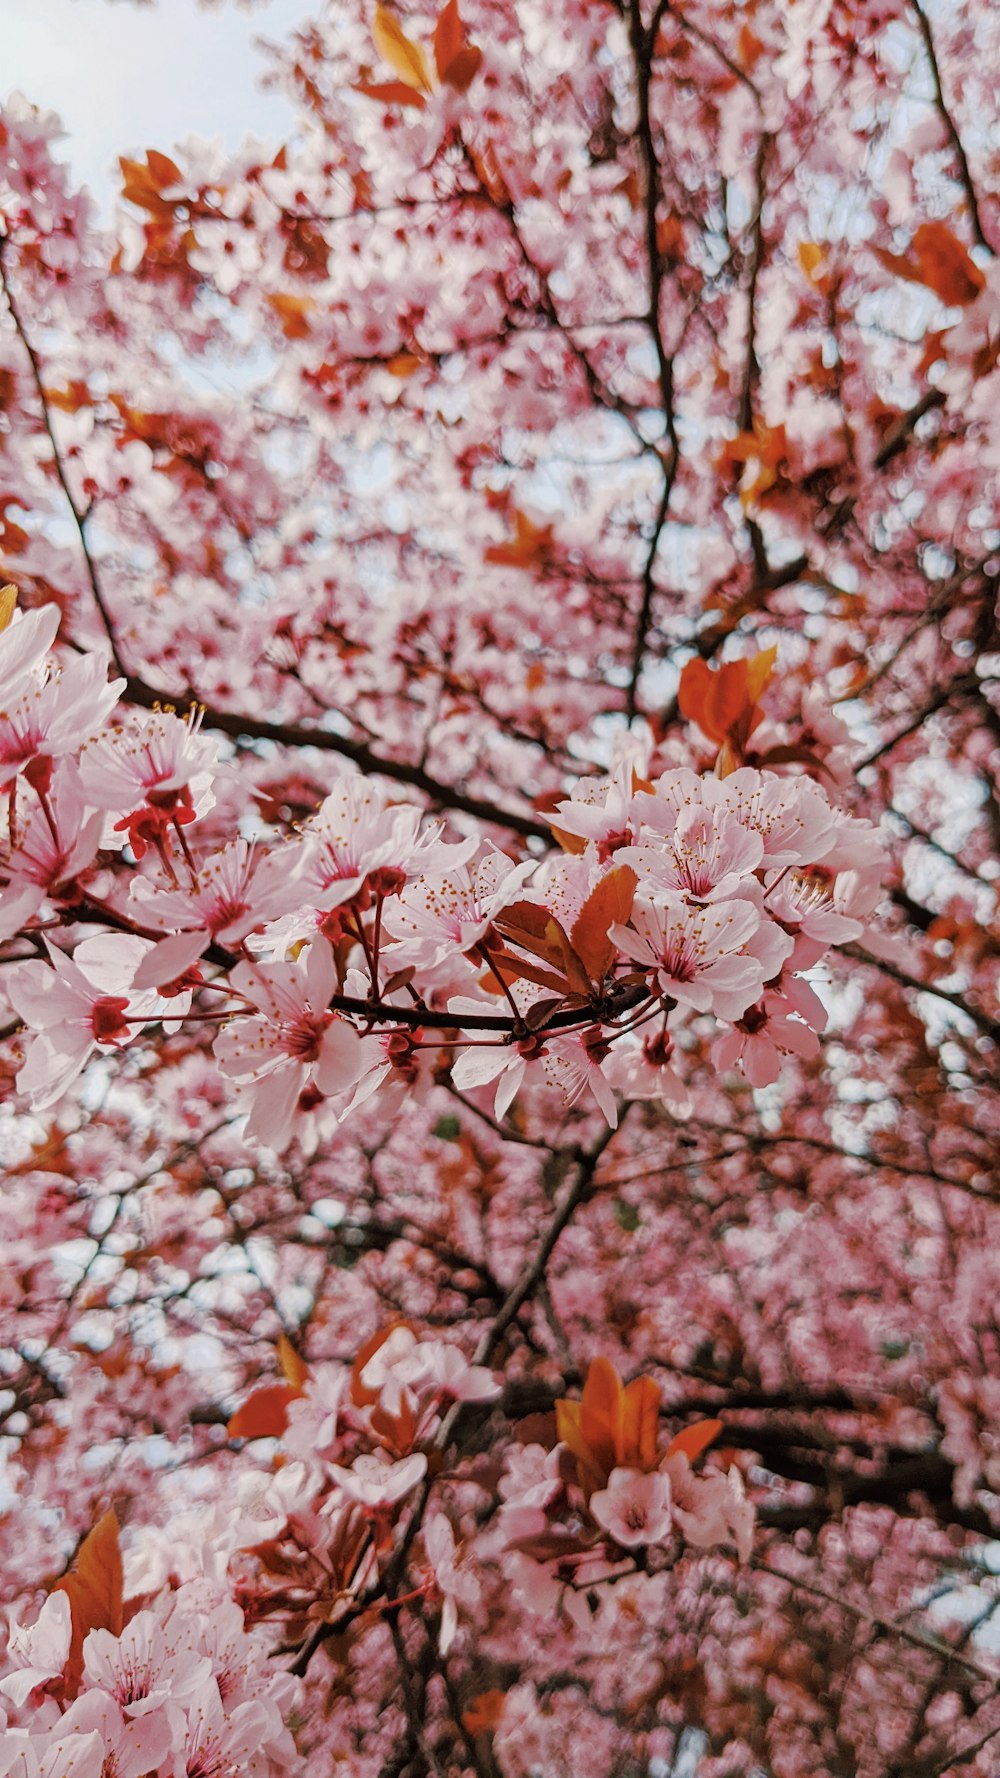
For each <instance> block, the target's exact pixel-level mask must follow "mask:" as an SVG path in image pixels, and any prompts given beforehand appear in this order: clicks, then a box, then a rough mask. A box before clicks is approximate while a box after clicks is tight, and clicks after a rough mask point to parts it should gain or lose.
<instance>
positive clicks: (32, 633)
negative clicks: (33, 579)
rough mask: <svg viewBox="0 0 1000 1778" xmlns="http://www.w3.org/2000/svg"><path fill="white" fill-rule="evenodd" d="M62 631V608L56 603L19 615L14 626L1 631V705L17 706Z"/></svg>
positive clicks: (11, 624) (13, 623) (10, 625)
mask: <svg viewBox="0 0 1000 1778" xmlns="http://www.w3.org/2000/svg"><path fill="white" fill-rule="evenodd" d="M58 628H59V607H58V605H56V604H54V603H53V604H51V605H42V606H40V607H39V608H38V610H37V611H23V612H20V613H19V614H15V617H14V620H13V622H12V623H9V624H8V625H7V628H6V629H5V630H0V705H4V706H9V705H10V704H11V703H16V701H17V699H18V698H19V697H20V696H21V695H22V693H23V692H25V691H26V690H28V689H29V687H30V685H31V681H32V678H33V676H34V675H35V674H37V673H38V670H39V668H40V667H41V665H42V662H43V661H44V659H45V656H46V655H47V654H48V652H49V649H50V648H51V647H52V644H53V642H54V641H55V639H56V631H57V630H58Z"/></svg>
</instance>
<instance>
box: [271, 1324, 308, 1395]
mask: <svg viewBox="0 0 1000 1778" xmlns="http://www.w3.org/2000/svg"><path fill="white" fill-rule="evenodd" d="M277 1353H278V1363H279V1364H280V1366H281V1368H282V1371H283V1372H284V1374H285V1376H286V1377H287V1378H288V1381H289V1383H291V1385H292V1388H293V1389H300V1390H301V1389H304V1388H305V1386H306V1384H307V1383H308V1381H309V1366H308V1365H307V1363H306V1361H305V1359H304V1358H303V1357H302V1356H301V1354H300V1353H298V1352H296V1350H295V1347H294V1346H293V1345H292V1342H291V1340H290V1339H289V1338H288V1337H287V1335H286V1334H283V1333H282V1334H279V1335H278V1345H277Z"/></svg>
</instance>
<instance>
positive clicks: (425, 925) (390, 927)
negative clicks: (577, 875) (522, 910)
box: [385, 852, 537, 968]
mask: <svg viewBox="0 0 1000 1778" xmlns="http://www.w3.org/2000/svg"><path fill="white" fill-rule="evenodd" d="M536 869H537V865H536V863H535V860H534V859H533V858H532V859H529V860H528V861H527V862H526V863H524V864H514V863H512V861H511V860H510V859H509V858H508V857H507V855H506V853H504V852H488V853H487V854H486V856H485V858H482V859H480V861H479V863H478V864H475V865H472V866H470V867H469V868H468V869H466V868H465V867H463V868H462V869H460V870H454V871H450V872H449V873H448V874H447V876H444V877H441V878H440V879H438V878H436V877H435V878H433V879H431V880H429V881H428V880H427V879H425V878H423V877H420V878H418V880H417V881H416V882H415V883H412V884H410V885H409V886H408V887H407V888H406V889H404V891H403V894H402V895H401V896H400V898H399V899H398V900H396V901H392V902H390V903H389V904H388V905H387V907H386V913H385V924H386V930H387V931H388V932H389V933H391V934H392V936H393V937H394V938H396V939H398V940H399V941H400V948H401V950H402V951H403V952H405V956H406V958H407V960H408V961H415V962H418V963H420V964H422V965H423V967H425V968H431V967H433V965H435V964H437V963H440V962H441V961H442V960H443V959H444V958H446V957H450V956H451V954H452V953H454V952H455V951H456V950H457V951H470V950H472V949H474V947H475V946H476V945H477V944H479V942H480V940H481V939H483V938H485V936H486V934H487V932H488V931H489V926H490V921H491V919H493V918H494V916H495V915H496V914H498V913H499V912H500V910H501V908H504V907H506V906H507V904H508V902H511V901H513V900H514V898H515V896H516V895H517V894H518V892H519V891H520V889H521V887H522V885H523V884H524V883H525V881H526V880H527V878H528V877H529V876H531V874H532V872H533V871H535V870H536Z"/></svg>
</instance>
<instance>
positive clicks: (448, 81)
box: [441, 43, 483, 93]
mask: <svg viewBox="0 0 1000 1778" xmlns="http://www.w3.org/2000/svg"><path fill="white" fill-rule="evenodd" d="M482 65H483V52H482V50H481V49H477V48H476V45H475V44H474V43H468V44H466V46H465V48H464V49H460V50H459V52H458V55H457V56H455V57H454V58H453V60H452V61H450V62H449V63H448V66H447V68H446V69H445V71H444V73H443V74H442V76H441V79H442V80H443V81H444V84H445V86H450V87H451V90H452V92H454V93H467V92H468V90H469V88H470V86H471V85H472V82H473V81H474V80H475V78H476V75H477V74H478V73H479V70H480V68H481V67H482Z"/></svg>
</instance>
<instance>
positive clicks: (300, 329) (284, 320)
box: [267, 291, 313, 340]
mask: <svg viewBox="0 0 1000 1778" xmlns="http://www.w3.org/2000/svg"><path fill="white" fill-rule="evenodd" d="M267 303H268V306H269V307H270V308H272V309H273V310H274V312H275V314H276V315H277V317H278V320H279V321H280V322H281V331H282V333H283V334H284V336H285V338H286V340H302V339H305V337H306V335H307V334H308V333H309V320H308V316H309V311H310V309H311V308H312V306H313V302H312V298H311V297H309V296H285V295H283V294H282V293H281V292H280V291H272V292H271V293H270V294H269V295H268V297H267Z"/></svg>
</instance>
